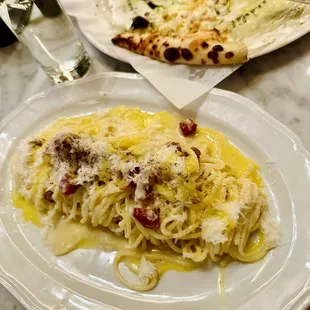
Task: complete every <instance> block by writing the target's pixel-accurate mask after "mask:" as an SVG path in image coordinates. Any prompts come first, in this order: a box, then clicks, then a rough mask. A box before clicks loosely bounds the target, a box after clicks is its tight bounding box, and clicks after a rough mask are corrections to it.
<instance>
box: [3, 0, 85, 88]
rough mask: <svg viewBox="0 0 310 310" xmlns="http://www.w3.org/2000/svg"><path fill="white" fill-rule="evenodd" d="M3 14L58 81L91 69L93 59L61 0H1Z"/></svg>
mask: <svg viewBox="0 0 310 310" xmlns="http://www.w3.org/2000/svg"><path fill="white" fill-rule="evenodd" d="M0 6H1V8H0V9H1V10H0V16H1V17H2V19H3V20H4V22H5V23H6V24H7V25H8V26H9V28H11V30H12V31H13V32H14V33H15V35H16V36H17V37H18V39H19V40H20V41H21V42H22V43H24V44H25V45H26V46H27V47H28V48H29V50H30V52H31V54H32V55H33V57H34V58H35V59H36V60H37V61H38V62H39V63H40V65H41V66H42V68H43V69H44V71H45V72H46V73H47V75H48V76H49V77H50V78H51V79H52V80H53V81H54V82H55V83H61V82H64V81H72V80H74V79H77V78H80V77H83V76H84V75H85V74H86V73H87V72H88V70H89V67H90V59H89V56H88V54H87V52H86V50H85V49H84V46H83V44H82V42H81V41H80V40H79V38H78V36H77V35H76V33H75V29H74V27H73V25H72V23H71V21H70V19H69V17H68V16H67V15H66V13H65V12H64V10H63V9H62V6H61V4H60V3H59V2H58V0H13V1H12V0H10V1H9V0H0Z"/></svg>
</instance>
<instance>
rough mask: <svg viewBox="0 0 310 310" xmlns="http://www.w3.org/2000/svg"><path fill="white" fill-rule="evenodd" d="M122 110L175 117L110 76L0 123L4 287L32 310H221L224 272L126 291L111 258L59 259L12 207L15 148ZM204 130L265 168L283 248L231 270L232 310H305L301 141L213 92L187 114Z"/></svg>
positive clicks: (145, 86) (161, 102)
mask: <svg viewBox="0 0 310 310" xmlns="http://www.w3.org/2000/svg"><path fill="white" fill-rule="evenodd" d="M117 105H128V106H139V107H141V108H142V109H144V110H147V111H153V112H156V111H161V110H168V111H177V109H176V108H174V107H173V106H172V105H171V104H169V102H168V101H167V100H166V99H165V98H163V97H162V96H161V95H160V94H159V93H158V92H157V91H156V90H155V89H154V88H153V87H152V86H151V85H150V84H149V83H148V82H147V81H146V80H144V79H143V78H142V77H141V76H140V75H137V74H125V73H105V74H101V75H98V76H95V77H90V78H86V79H84V80H80V81H77V82H74V83H69V84H65V85H61V86H56V87H54V88H53V89H52V90H50V91H47V92H45V93H40V94H38V95H36V96H34V97H32V98H31V99H30V100H28V101H27V102H25V103H24V104H22V105H21V106H20V107H19V108H18V109H16V110H15V111H14V112H13V113H11V114H10V115H9V116H8V117H6V118H5V119H4V120H3V121H2V122H1V123H0V168H1V174H0V253H1V254H0V283H2V284H3V285H4V286H5V287H6V288H8V289H9V290H10V291H11V292H12V293H13V294H14V295H15V296H16V297H17V298H18V299H19V300H20V301H21V302H22V303H23V304H24V305H25V306H26V307H27V308H28V309H68V310H69V309H90V310H94V309H96V310H97V309H118V308H119V309H130V310H131V309H148V310H155V309H163V310H164V309H165V310H166V309H167V310H168V309H169V310H176V309H177V310H179V309H181V310H182V309H190V310H191V309H195V310H200V309H201V310H205V309H212V310H217V309H221V303H220V302H219V295H218V291H217V278H218V269H217V268H216V267H215V268H213V269H211V270H208V269H200V270H196V271H193V272H189V273H177V272H173V271H171V272H168V273H167V274H165V275H164V276H163V278H162V279H161V281H160V282H159V285H158V286H157V287H156V288H155V289H154V290H152V291H150V292H147V293H140V292H134V291H131V290H129V289H127V288H125V287H124V286H122V285H121V284H120V283H119V282H118V280H117V278H116V276H115V275H114V273H113V270H112V265H111V261H112V259H113V256H114V254H113V253H105V252H102V251H100V250H92V249H85V250H81V249H80V250H76V251H74V252H72V253H70V254H68V255H65V256H63V257H55V256H54V255H53V254H52V252H51V251H50V250H49V249H48V248H46V247H45V246H44V245H43V242H42V237H41V234H40V230H39V229H38V228H37V227H35V226H33V225H32V224H30V223H24V222H23V221H22V218H21V216H20V213H19V211H18V210H15V209H14V207H13V206H12V203H11V193H10V190H11V184H12V180H11V175H10V171H9V160H10V158H11V155H12V153H13V151H14V147H15V146H16V145H17V143H18V142H19V141H20V140H21V139H23V138H25V137H26V136H27V135H29V134H31V133H34V132H36V131H37V130H40V129H41V128H42V127H44V126H46V125H47V124H49V123H51V122H52V121H54V120H55V119H57V118H58V117H60V116H74V115H82V114H86V113H90V112H97V111H104V110H105V109H107V108H111V107H114V106H117ZM178 112H180V113H182V114H184V115H185V116H192V117H195V118H196V119H197V121H198V124H199V125H201V126H206V127H210V128H213V129H215V130H218V131H221V132H223V133H224V134H225V135H226V136H227V137H228V138H229V140H230V141H231V142H232V143H233V144H235V145H236V146H237V147H238V148H239V149H240V150H241V151H242V152H243V153H244V154H245V155H246V156H249V157H251V158H253V159H254V160H256V161H257V162H258V163H259V164H260V166H261V168H262V177H263V179H264V182H265V184H266V188H265V191H266V193H267V194H268V196H269V205H270V208H271V210H272V212H273V213H274V214H275V216H276V217H277V218H278V220H279V221H280V227H281V231H282V239H281V244H280V245H279V246H278V247H277V248H276V249H275V250H273V251H271V252H269V253H268V255H267V256H266V257H265V258H264V259H263V260H261V261H259V262H257V263H253V264H241V263H237V262H236V263H233V264H231V265H229V266H228V267H227V268H226V269H225V293H224V298H225V307H226V309H227V310H235V309H239V310H246V309H251V310H261V309H264V310H265V309H267V310H269V309H270V310H278V309H283V310H284V309H285V310H293V309H303V308H304V307H305V306H306V305H308V303H309V301H310V281H309V279H310V239H309V238H310V225H309V202H310V162H309V158H310V157H309V153H308V152H307V151H306V150H305V148H304V147H303V146H302V144H301V142H300V140H299V138H298V137H297V136H295V134H293V133H292V132H291V131H290V130H289V129H287V128H286V127H284V126H283V125H281V124H280V123H279V122H278V121H276V120H275V119H273V118H272V117H271V116H269V115H267V114H266V112H264V111H263V110H261V109H260V108H259V107H258V106H257V105H255V104H254V103H253V102H251V101H249V100H247V99H245V98H243V97H240V96H238V95H236V94H233V93H230V92H227V91H222V90H218V89H214V90H213V91H211V92H210V93H209V94H206V95H204V96H203V97H201V98H200V99H199V100H197V101H196V102H194V103H193V104H191V105H189V106H187V107H186V108H185V109H182V110H180V111H178Z"/></svg>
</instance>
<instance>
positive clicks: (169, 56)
mask: <svg viewBox="0 0 310 310" xmlns="http://www.w3.org/2000/svg"><path fill="white" fill-rule="evenodd" d="M164 57H165V59H166V60H168V61H170V62H174V61H176V60H177V59H178V58H179V57H180V53H179V50H178V49H177V48H175V47H170V48H167V49H166V50H165V52H164Z"/></svg>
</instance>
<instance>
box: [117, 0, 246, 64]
mask: <svg viewBox="0 0 310 310" xmlns="http://www.w3.org/2000/svg"><path fill="white" fill-rule="evenodd" d="M231 1H232V0H154V1H153V2H151V1H148V0H144V1H143V0H127V3H128V8H127V10H129V12H130V14H132V15H131V16H132V20H131V26H129V25H128V24H127V27H125V31H123V32H121V33H119V34H118V35H116V36H115V37H114V38H113V39H112V42H113V43H114V44H115V45H117V46H119V47H122V48H125V49H128V50H130V51H131V52H134V53H137V54H140V55H144V56H148V57H151V58H153V59H156V60H160V61H163V62H167V63H172V64H188V65H229V64H237V63H243V62H246V61H247V60H248V57H247V55H248V51H247V47H246V45H245V44H243V43H242V42H237V41H236V40H234V39H233V38H232V36H231V35H230V32H229V31H230V29H229V27H230V28H231V23H230V22H229V19H227V14H228V12H229V11H230V8H231ZM120 11H121V9H120ZM125 11H126V9H125ZM120 18H121V17H120ZM126 20H127V21H128V19H126Z"/></svg>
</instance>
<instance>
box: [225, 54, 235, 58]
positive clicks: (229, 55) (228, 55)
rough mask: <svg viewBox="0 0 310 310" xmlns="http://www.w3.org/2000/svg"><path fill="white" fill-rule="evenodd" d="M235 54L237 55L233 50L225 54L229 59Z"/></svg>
mask: <svg viewBox="0 0 310 310" xmlns="http://www.w3.org/2000/svg"><path fill="white" fill-rule="evenodd" d="M234 56H235V55H234V53H233V52H227V53H226V54H225V58H227V59H229V58H233V57H234Z"/></svg>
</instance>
